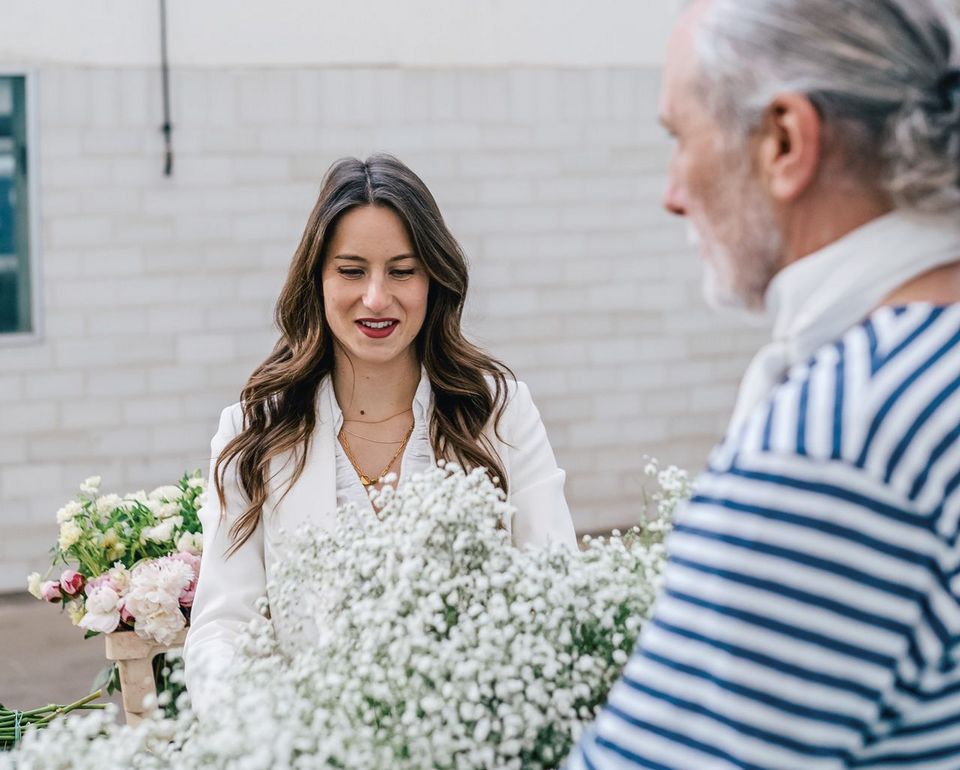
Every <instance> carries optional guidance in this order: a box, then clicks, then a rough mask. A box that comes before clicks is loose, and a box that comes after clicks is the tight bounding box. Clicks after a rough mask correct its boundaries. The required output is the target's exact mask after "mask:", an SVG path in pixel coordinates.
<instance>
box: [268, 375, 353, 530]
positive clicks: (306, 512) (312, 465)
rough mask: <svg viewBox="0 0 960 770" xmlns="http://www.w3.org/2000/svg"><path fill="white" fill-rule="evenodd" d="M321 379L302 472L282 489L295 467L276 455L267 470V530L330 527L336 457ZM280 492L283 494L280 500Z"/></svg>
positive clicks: (334, 502)
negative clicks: (274, 464)
mask: <svg viewBox="0 0 960 770" xmlns="http://www.w3.org/2000/svg"><path fill="white" fill-rule="evenodd" d="M328 382H329V378H327V379H325V380H324V381H323V382H322V383H321V385H320V387H319V388H318V393H317V425H316V428H315V429H314V431H313V436H312V439H311V441H310V449H309V451H308V453H307V460H306V463H305V464H304V468H303V473H302V474H300V478H299V479H297V481H296V483H295V484H294V485H293V487H291V488H290V489H289V491H287V492H286V494H285V495H284V491H285V490H286V488H287V486H288V483H289V478H290V476H291V474H292V473H293V469H294V467H295V463H294V460H293V458H292V457H291V456H289V455H287V456H285V457H284V459H283V460H280V459H279V458H278V460H277V468H278V469H277V470H276V471H273V470H271V474H272V478H273V480H272V481H271V483H270V496H271V498H272V499H273V500H275V501H276V502H275V504H274V506H273V510H272V512H271V515H270V520H269V521H268V524H267V532H268V533H269V532H271V531H273V532H274V533H275V532H276V530H277V529H283V530H284V531H285V532H286V533H287V534H288V535H289V534H292V533H293V532H295V531H296V530H297V528H298V527H300V526H301V525H302V524H304V523H307V522H309V523H311V524H317V525H320V526H322V527H324V528H325V529H327V528H332V527H333V526H334V524H335V522H336V512H337V459H336V458H337V456H336V447H335V445H334V441H335V440H336V439H335V437H334V435H333V414H332V413H331V411H330V407H329V399H328V394H327V385H328ZM281 495H282V496H283V497H282V499H281Z"/></svg>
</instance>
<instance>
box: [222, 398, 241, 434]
mask: <svg viewBox="0 0 960 770" xmlns="http://www.w3.org/2000/svg"><path fill="white" fill-rule="evenodd" d="M242 428H243V404H242V403H241V402H240V401H237V402H236V403H235V404H230V406H226V407H224V408H223V409H222V410H221V412H220V423H219V425H218V427H217V434H218V435H219V436H221V437H223V436H231V437H232V436H235V435H237V434H238V433H239V432H240V430H241V429H242Z"/></svg>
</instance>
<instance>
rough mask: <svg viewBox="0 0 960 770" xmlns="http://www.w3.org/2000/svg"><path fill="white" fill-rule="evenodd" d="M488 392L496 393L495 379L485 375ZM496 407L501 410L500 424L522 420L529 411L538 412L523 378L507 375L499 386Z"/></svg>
mask: <svg viewBox="0 0 960 770" xmlns="http://www.w3.org/2000/svg"><path fill="white" fill-rule="evenodd" d="M485 379H486V381H487V386H488V387H489V388H490V393H491V394H494V395H496V394H497V379H496V378H495V377H493V376H492V375H485ZM496 408H497V409H500V410H501V425H502V424H503V423H507V424H509V423H512V422H516V421H518V420H521V421H522V420H523V419H524V418H526V417H527V416H528V415H530V414H531V413H534V414H539V413H538V412H537V408H536V406H535V405H534V403H533V397H532V396H531V395H530V388H529V387H527V384H526V383H525V382H524V381H523V380H518V379H515V378H514V377H512V376H510V375H507V376H506V377H505V378H504V380H503V381H502V384H501V386H500V398H499V401H498V404H497V407H496Z"/></svg>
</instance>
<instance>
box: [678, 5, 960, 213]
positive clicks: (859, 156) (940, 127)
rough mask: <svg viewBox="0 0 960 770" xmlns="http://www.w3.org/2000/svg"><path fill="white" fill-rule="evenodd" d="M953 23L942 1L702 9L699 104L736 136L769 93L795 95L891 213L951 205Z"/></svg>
mask: <svg viewBox="0 0 960 770" xmlns="http://www.w3.org/2000/svg"><path fill="white" fill-rule="evenodd" d="M951 2H954V3H955V2H956V0H951ZM958 25H960V19H958V11H957V9H956V6H951V5H949V4H948V2H947V0H713V2H712V4H711V6H710V7H709V8H708V9H707V11H706V14H705V16H704V19H703V25H702V26H701V28H700V31H699V36H698V38H697V54H698V58H699V64H700V68H701V71H702V73H701V74H702V77H703V86H704V96H705V98H706V99H707V100H708V103H709V106H710V107H711V108H712V109H713V111H714V112H715V114H717V115H718V116H719V117H720V118H722V119H723V120H724V122H725V123H726V124H727V126H729V128H730V130H731V131H733V132H736V134H738V135H739V136H740V137H742V138H746V136H748V135H749V133H750V131H751V130H753V129H755V128H757V127H758V126H759V125H760V122H761V119H762V116H763V114H764V111H765V109H766V108H767V107H768V105H769V104H770V102H771V100H772V99H773V98H774V97H775V96H776V95H777V94H779V93H785V92H794V93H802V94H806V95H807V96H808V97H809V98H810V100H811V102H812V103H813V104H814V105H815V107H816V108H817V109H818V111H819V112H820V114H821V116H822V118H823V120H824V124H825V126H826V130H827V137H828V141H830V139H831V138H832V139H835V140H836V142H837V145H835V146H839V148H840V149H841V150H842V155H843V158H844V159H845V160H846V161H847V163H848V164H849V166H850V168H851V169H857V170H859V171H869V172H870V174H871V176H872V178H873V179H874V180H875V181H876V183H877V184H879V185H881V187H882V189H883V190H885V191H886V192H887V193H888V194H889V195H890V196H891V198H892V199H893V201H894V204H895V205H897V206H902V207H911V208H920V209H928V210H943V209H948V208H951V207H953V206H960V30H958ZM829 149H831V148H830V147H828V150H829Z"/></svg>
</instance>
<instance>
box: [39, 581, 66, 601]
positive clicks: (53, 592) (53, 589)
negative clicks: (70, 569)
mask: <svg viewBox="0 0 960 770" xmlns="http://www.w3.org/2000/svg"><path fill="white" fill-rule="evenodd" d="M40 597H41V598H42V599H43V600H44V601H45V602H50V603H51V604H56V603H57V602H58V601H60V600H61V599H62V598H63V596H61V595H60V581H59V580H48V581H47V582H46V583H44V584H43V585H42V586H40Z"/></svg>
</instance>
